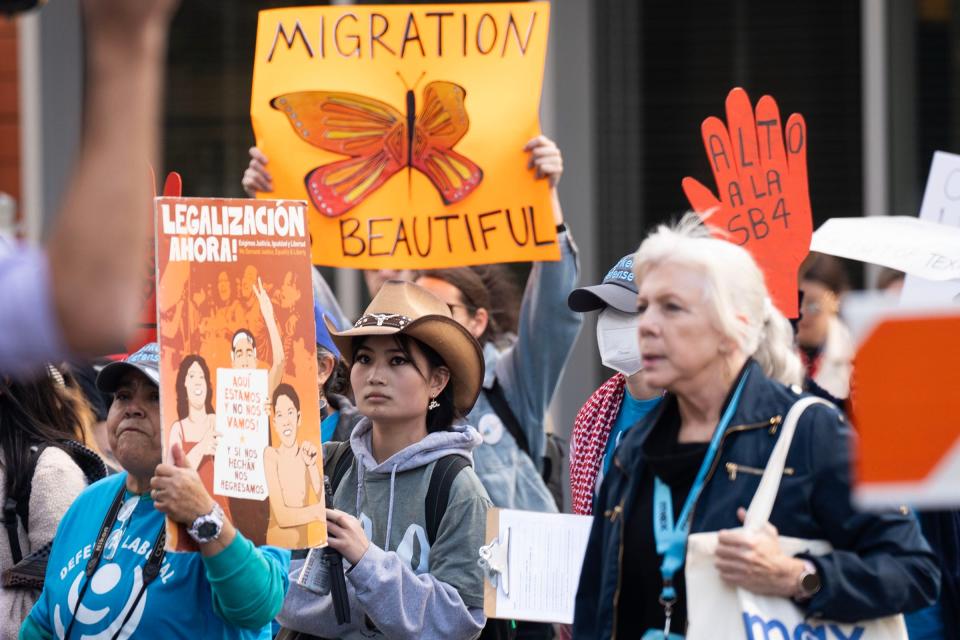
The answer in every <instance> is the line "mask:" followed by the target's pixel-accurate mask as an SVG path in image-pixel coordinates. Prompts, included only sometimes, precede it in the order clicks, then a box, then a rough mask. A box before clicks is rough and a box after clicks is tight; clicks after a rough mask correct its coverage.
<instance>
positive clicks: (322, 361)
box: [313, 302, 363, 442]
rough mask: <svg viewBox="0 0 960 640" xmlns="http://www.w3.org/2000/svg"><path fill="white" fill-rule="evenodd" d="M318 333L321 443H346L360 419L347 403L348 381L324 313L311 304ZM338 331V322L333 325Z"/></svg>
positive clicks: (317, 305)
mask: <svg viewBox="0 0 960 640" xmlns="http://www.w3.org/2000/svg"><path fill="white" fill-rule="evenodd" d="M313 316H314V320H315V321H316V332H317V386H318V387H319V388H320V418H321V422H320V441H321V442H330V441H333V442H346V441H348V440H350V433H351V432H352V431H353V428H354V427H355V426H356V425H357V423H358V422H360V419H361V418H362V417H363V416H361V415H360V412H359V411H357V408H356V407H355V406H354V405H353V403H352V402H350V398H348V397H347V396H348V395H349V391H350V379H349V374H348V372H347V367H346V365H345V364H344V363H343V359H342V358H341V357H340V351H339V349H337V345H336V344H334V342H333V339H332V338H331V337H330V332H329V331H328V330H327V325H326V323H325V322H324V321H323V318H324V310H323V308H322V307H321V306H320V304H319V303H318V302H314V303H313ZM331 322H332V323H333V325H334V326H335V327H338V328H339V324H338V323H337V322H333V321H331Z"/></svg>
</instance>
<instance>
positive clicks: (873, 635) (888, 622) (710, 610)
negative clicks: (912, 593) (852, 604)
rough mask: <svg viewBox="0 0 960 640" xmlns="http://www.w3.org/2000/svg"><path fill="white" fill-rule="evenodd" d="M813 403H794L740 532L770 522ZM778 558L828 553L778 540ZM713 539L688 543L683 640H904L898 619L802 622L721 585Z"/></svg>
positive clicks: (779, 605) (766, 599)
mask: <svg viewBox="0 0 960 640" xmlns="http://www.w3.org/2000/svg"><path fill="white" fill-rule="evenodd" d="M818 402H819V403H823V404H827V403H825V402H824V401H823V400H820V399H818V398H803V399H802V400H798V401H797V402H796V403H795V404H794V405H793V407H791V408H790V411H789V412H788V413H787V417H786V420H784V422H783V431H782V432H781V434H780V439H779V440H777V444H776V445H775V446H774V448H773V453H771V454H770V460H769V461H768V462H767V468H766V470H764V472H763V477H762V478H761V479H760V486H759V487H758V488H757V493H756V494H755V495H754V496H753V500H752V501H751V502H750V508H749V509H748V510H747V517H746V521H745V522H744V525H743V526H744V528H745V529H749V530H754V531H755V530H758V529H759V528H761V527H762V526H763V525H764V524H766V523H767V521H768V520H769V519H770V512H771V511H772V509H773V502H774V500H775V499H776V497H777V491H778V490H779V488H780V479H781V477H782V476H783V467H784V464H785V463H786V460H787V452H788V451H789V450H790V443H791V441H792V440H793V433H794V431H796V428H797V421H798V420H799V419H800V415H801V414H802V413H803V412H804V410H806V408H807V407H809V406H810V405H812V404H815V403H818ZM780 548H781V549H782V550H783V553H785V554H787V555H789V556H792V555H795V554H797V553H801V552H807V553H809V554H811V555H823V554H825V553H829V552H830V551H831V550H832V547H831V546H830V543H829V542H827V541H825V540H804V539H802V538H789V537H786V536H780ZM716 549H717V533H716V532H709V533H695V534H692V535H691V536H690V537H689V538H688V539H687V561H686V568H685V572H686V584H687V622H688V626H687V634H686V638H687V640H739V639H747V640H801V639H802V640H808V639H809V640H814V639H816V640H847V639H850V640H854V639H856V640H907V628H906V626H905V624H904V621H903V616H899V615H898V616H890V617H887V618H878V619H875V620H869V621H864V622H858V623H846V622H845V623H839V622H830V621H827V620H818V619H814V618H807V619H805V617H804V613H803V611H802V610H801V609H800V608H799V607H797V606H796V605H795V604H794V603H793V601H791V600H790V599H788V598H780V597H776V596H760V595H757V594H755V593H751V592H749V591H747V590H746V589H741V588H738V587H734V586H731V585H730V584H728V583H727V582H725V581H724V580H723V579H722V578H721V577H720V573H719V572H718V571H717V568H716V565H715V556H714V554H715V552H716Z"/></svg>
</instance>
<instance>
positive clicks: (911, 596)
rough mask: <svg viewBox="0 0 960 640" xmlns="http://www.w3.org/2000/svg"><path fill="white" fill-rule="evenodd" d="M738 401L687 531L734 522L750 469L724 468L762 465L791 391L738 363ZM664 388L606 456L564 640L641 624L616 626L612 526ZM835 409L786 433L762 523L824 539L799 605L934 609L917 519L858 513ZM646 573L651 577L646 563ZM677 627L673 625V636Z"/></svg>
mask: <svg viewBox="0 0 960 640" xmlns="http://www.w3.org/2000/svg"><path fill="white" fill-rule="evenodd" d="M741 375H748V378H747V381H746V383H745V386H744V389H743V393H742V395H741V399H740V403H739V405H738V408H737V410H736V412H735V413H734V417H733V420H731V422H730V426H729V427H728V428H727V430H726V434H725V435H724V437H723V439H722V441H721V445H720V451H719V453H718V455H717V457H716V459H715V460H714V463H713V465H712V467H711V470H710V473H709V474H708V476H707V481H706V484H705V486H704V489H703V493H702V494H701V496H700V499H699V501H698V503H697V505H696V507H695V508H694V511H693V516H692V522H691V532H693V533H697V532H703V531H717V530H720V529H732V528H736V527H739V526H740V522H739V521H738V520H737V515H736V514H737V508H738V507H740V506H744V507H746V506H748V505H749V503H750V500H751V499H752V498H753V494H754V493H755V492H756V490H757V486H758V485H759V482H760V476H759V475H758V474H753V473H743V472H741V473H729V474H728V473H725V471H726V470H727V469H728V466H727V464H728V463H730V464H734V465H739V467H738V468H742V467H750V468H753V469H762V468H764V467H765V466H766V463H767V460H768V458H769V457H770V453H771V452H772V450H773V446H774V444H775V442H776V440H777V437H778V436H779V434H780V429H779V428H778V427H779V425H780V422H781V421H782V420H783V417H784V416H785V415H786V413H787V411H788V410H789V409H790V407H791V406H792V405H793V403H794V402H795V401H796V400H797V399H798V398H799V397H800V395H799V388H797V389H796V390H792V389H790V388H788V387H785V386H784V385H782V384H779V383H777V382H775V381H773V380H770V379H769V378H767V377H765V376H764V375H763V371H762V370H761V368H760V366H759V365H758V364H756V363H755V362H749V363H748V364H747V366H746V367H745V368H744V373H743V374H741ZM676 411H677V402H676V398H675V397H673V396H671V395H668V396H667V397H666V399H665V400H664V402H662V403H661V405H660V408H659V410H658V411H655V412H654V413H653V414H651V415H649V416H647V417H646V418H645V419H644V421H643V422H642V423H641V424H639V425H637V426H635V427H633V428H632V429H630V431H628V432H627V435H626V436H625V438H624V441H623V442H622V443H621V444H620V446H619V448H618V449H617V452H616V454H615V456H614V461H613V464H612V465H611V466H610V472H609V473H608V474H607V476H606V478H605V479H604V482H603V486H602V488H601V490H600V494H599V496H598V497H597V501H596V504H595V505H594V511H593V512H594V514H595V515H594V522H593V529H592V530H591V532H590V541H589V544H588V547H587V554H586V558H585V559H584V563H583V571H582V573H581V576H580V585H579V589H578V592H577V601H576V614H575V617H574V637H575V638H577V639H578V640H579V639H581V638H598V639H599V638H611V637H621V638H634V637H637V638H638V637H640V635H642V633H643V631H644V630H643V629H622V628H621V629H617V628H616V624H617V608H618V602H617V599H618V596H619V592H618V580H619V577H620V570H621V567H620V560H619V558H620V557H621V545H622V544H630V541H629V540H621V537H620V534H621V532H622V531H623V523H624V522H626V521H629V519H630V516H631V513H630V509H631V507H632V505H633V503H634V501H635V496H636V494H637V490H638V487H639V484H640V483H639V482H638V481H637V479H638V478H640V477H641V476H642V475H643V474H642V473H641V471H642V467H641V465H643V464H644V462H643V458H642V452H641V447H642V445H643V442H644V440H645V439H646V437H647V435H648V434H649V433H650V431H651V430H652V429H657V428H658V426H659V425H660V423H661V422H666V419H665V416H666V412H676ZM851 438H852V431H851V429H850V427H849V426H848V424H847V423H846V421H845V420H844V418H843V414H842V413H841V412H840V411H838V410H836V409H834V408H829V407H826V406H823V405H815V406H813V407H811V408H809V409H807V411H806V412H804V414H803V416H802V417H801V419H800V421H799V423H798V425H797V431H796V434H795V435H794V440H793V443H792V445H791V447H790V453H789V455H788V456H787V463H786V466H787V467H789V468H792V469H793V473H792V474H791V475H784V477H783V481H782V483H781V485H780V492H779V494H778V496H777V501H776V504H775V505H774V508H773V513H772V514H771V516H770V521H771V523H772V524H773V525H774V526H776V527H777V529H778V530H779V532H780V534H781V535H784V536H792V537H798V538H810V539H822V540H828V541H829V542H830V543H831V544H832V545H833V547H834V549H835V550H834V551H833V552H832V553H830V554H827V555H825V556H820V557H811V558H809V559H810V560H811V561H812V562H813V563H814V564H815V565H816V566H817V571H818V572H819V574H820V576H821V580H822V587H821V589H820V591H819V592H818V593H817V594H816V595H815V596H814V597H813V598H812V599H811V600H809V601H808V602H807V603H806V607H807V611H808V612H809V613H810V614H811V615H812V616H815V617H821V618H825V619H830V620H836V621H839V622H848V621H849V622H853V621H857V620H865V619H870V618H877V617H882V616H886V615H891V614H894V613H898V612H905V611H912V610H915V609H919V608H922V607H925V606H929V605H931V604H933V603H934V602H935V601H936V599H937V595H938V592H939V589H940V570H939V568H938V566H937V561H936V558H935V557H934V556H933V554H932V553H931V551H930V547H929V546H928V544H927V543H926V541H925V540H924V538H923V536H922V535H921V533H920V528H919V526H918V524H917V521H916V520H915V519H914V518H913V517H912V516H909V515H903V514H902V513H883V514H876V513H861V512H858V511H856V510H855V509H854V508H853V506H852V505H851V502H850V440H851ZM650 571H653V572H658V571H659V567H657V566H652V567H650ZM678 632H679V631H678Z"/></svg>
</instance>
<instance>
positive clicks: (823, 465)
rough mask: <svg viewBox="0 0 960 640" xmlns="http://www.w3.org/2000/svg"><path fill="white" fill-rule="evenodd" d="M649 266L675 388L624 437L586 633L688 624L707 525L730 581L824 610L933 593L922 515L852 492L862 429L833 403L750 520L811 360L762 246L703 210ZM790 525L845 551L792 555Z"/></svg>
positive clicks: (651, 245)
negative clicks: (693, 563) (696, 545)
mask: <svg viewBox="0 0 960 640" xmlns="http://www.w3.org/2000/svg"><path fill="white" fill-rule="evenodd" d="M634 270H635V273H636V281H637V286H638V310H639V313H640V314H641V316H642V319H641V322H640V324H639V339H640V351H641V353H642V355H643V368H644V374H645V376H646V381H647V383H648V384H650V385H651V386H655V387H661V388H664V389H666V390H667V392H668V393H667V395H666V397H665V399H664V400H663V402H661V404H660V407H659V409H658V410H656V411H654V412H653V413H651V414H650V415H649V416H648V417H647V418H646V419H645V420H644V421H643V422H642V423H641V424H639V425H637V426H635V427H634V428H633V429H631V430H630V432H629V433H628V435H627V436H626V438H625V439H624V441H623V442H622V443H621V445H620V447H619V448H618V449H617V451H616V453H615V456H614V461H613V464H612V465H611V467H610V471H609V473H608V475H607V477H606V479H605V480H604V484H603V487H602V489H601V491H600V494H599V496H598V498H597V502H596V504H595V509H594V513H595V519H594V524H593V530H592V532H591V535H590V543H589V546H588V550H587V555H586V559H585V561H584V565H583V572H582V574H581V578H580V587H579V591H578V594H577V604H576V616H575V620H574V637H576V638H611V637H623V638H640V637H644V638H647V639H652V638H664V637H670V638H676V637H682V634H684V633H685V631H686V628H687V602H686V598H685V582H684V565H685V561H686V559H685V553H686V540H687V536H688V535H690V534H691V533H696V532H707V531H721V533H720V536H719V546H718V548H717V551H716V567H717V570H718V571H719V573H720V575H721V576H722V577H723V578H724V580H725V581H726V582H727V583H729V584H732V585H735V586H738V587H742V588H745V589H747V590H749V591H751V592H754V593H757V594H762V595H769V596H780V597H783V598H791V599H793V600H794V602H796V603H797V604H798V605H799V606H800V607H802V608H804V609H805V611H807V612H808V613H809V614H810V615H811V616H815V617H819V618H828V619H832V620H837V621H856V620H865V619H872V618H877V617H881V616H886V615H891V614H893V613H898V612H903V611H909V610H913V609H917V608H920V607H922V606H925V605H927V604H929V603H931V602H932V601H933V600H934V599H935V598H936V596H937V591H938V589H939V571H938V569H937V567H936V564H935V561H934V559H933V556H932V554H931V552H930V549H929V547H928V546H927V544H926V542H925V541H924V539H923V538H922V536H921V534H920V531H919V528H918V526H917V524H916V522H915V520H914V519H913V518H911V517H908V516H905V515H902V514H899V513H897V514H882V515H878V514H867V513H859V512H857V511H855V510H854V509H853V507H852V506H851V503H850V477H849V468H850V450H849V441H850V435H851V434H850V429H849V426H848V425H847V424H846V422H845V421H844V418H843V415H842V414H841V412H840V411H838V410H837V409H835V408H833V407H832V406H827V405H815V406H813V407H811V408H809V409H808V410H807V411H806V412H804V413H803V415H802V417H801V418H800V421H799V423H798V426H797V430H796V433H795V435H794V438H793V443H792V446H791V448H790V450H789V454H788V456H787V460H786V470H785V473H784V478H783V481H782V483H781V486H780V492H779V494H778V496H777V500H776V503H775V506H774V508H773V512H772V514H771V517H770V524H768V525H766V527H764V528H763V529H762V530H760V531H758V532H755V533H749V532H747V531H746V530H744V529H739V527H740V525H741V523H742V521H743V518H744V515H745V511H744V507H746V506H747V505H748V504H749V503H750V500H751V498H752V497H753V495H754V493H755V492H756V490H757V486H758V484H759V480H760V475H761V474H762V473H763V469H764V467H765V466H766V465H767V461H768V459H769V458H770V454H771V451H772V450H773V447H774V444H775V443H776V442H777V439H778V437H779V434H780V431H781V430H780V429H779V427H780V425H781V422H782V421H783V418H784V416H785V415H786V413H787V412H788V410H789V409H790V407H791V406H792V405H793V404H794V403H795V402H796V401H797V399H798V397H800V394H801V390H800V388H799V387H798V386H796V384H797V383H799V382H800V380H801V376H802V367H801V363H800V360H799V357H798V355H797V353H796V351H795V349H794V347H793V344H792V335H791V331H790V325H789V323H788V322H787V320H786V319H785V318H784V317H783V316H782V315H781V314H780V313H779V312H778V311H777V310H776V309H775V308H774V307H773V305H772V304H771V302H770V299H769V296H768V294H767V290H766V287H765V285H764V281H763V275H762V273H761V271H760V269H759V268H758V267H757V265H756V263H755V262H754V261H753V259H752V258H751V257H750V255H749V254H748V253H747V252H746V251H745V250H744V249H742V248H741V247H739V246H737V245H734V244H732V243H730V242H727V241H725V240H721V239H717V238H713V237H711V236H710V235H709V234H708V230H707V228H706V227H704V226H702V225H701V224H700V223H699V221H698V220H697V219H696V218H693V217H691V216H688V217H687V218H685V219H684V220H683V221H682V222H681V224H680V225H679V227H677V228H676V229H671V228H667V227H660V228H659V229H658V230H657V231H655V232H654V233H652V234H651V235H650V236H649V237H648V238H647V239H646V240H645V241H644V242H643V244H642V245H640V249H639V250H638V251H637V254H636V258H635V264H634ZM674 514H677V518H676V520H675V519H674ZM780 535H783V536H794V537H798V538H807V539H822V540H827V541H829V542H830V543H831V544H832V546H833V548H834V551H832V552H831V553H828V554H826V555H821V556H812V555H809V556H808V555H804V554H800V555H798V556H791V555H787V554H785V553H784V552H782V551H781V549H780V545H779V536H780ZM694 604H696V603H694Z"/></svg>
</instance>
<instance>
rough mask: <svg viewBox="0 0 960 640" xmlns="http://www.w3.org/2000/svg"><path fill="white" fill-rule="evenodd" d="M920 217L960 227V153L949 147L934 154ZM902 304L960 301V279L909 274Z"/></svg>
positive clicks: (940, 303)
mask: <svg viewBox="0 0 960 640" xmlns="http://www.w3.org/2000/svg"><path fill="white" fill-rule="evenodd" d="M920 219H921V220H926V221H927V222H936V223H937V224H944V225H947V226H950V227H954V228H958V229H960V155H957V154H954V153H947V152H945V151H937V152H936V153H934V154H933V163H932V164H931V165H930V175H929V177H928V178H927V188H926V190H925V191H924V192H923V204H922V205H921V207H920ZM900 304H902V305H903V306H909V307H917V306H942V305H957V304H960V281H951V282H933V281H930V280H926V279H924V278H920V277H918V276H915V275H912V274H908V275H907V277H906V280H905V281H904V284H903V292H902V293H901V295H900Z"/></svg>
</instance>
